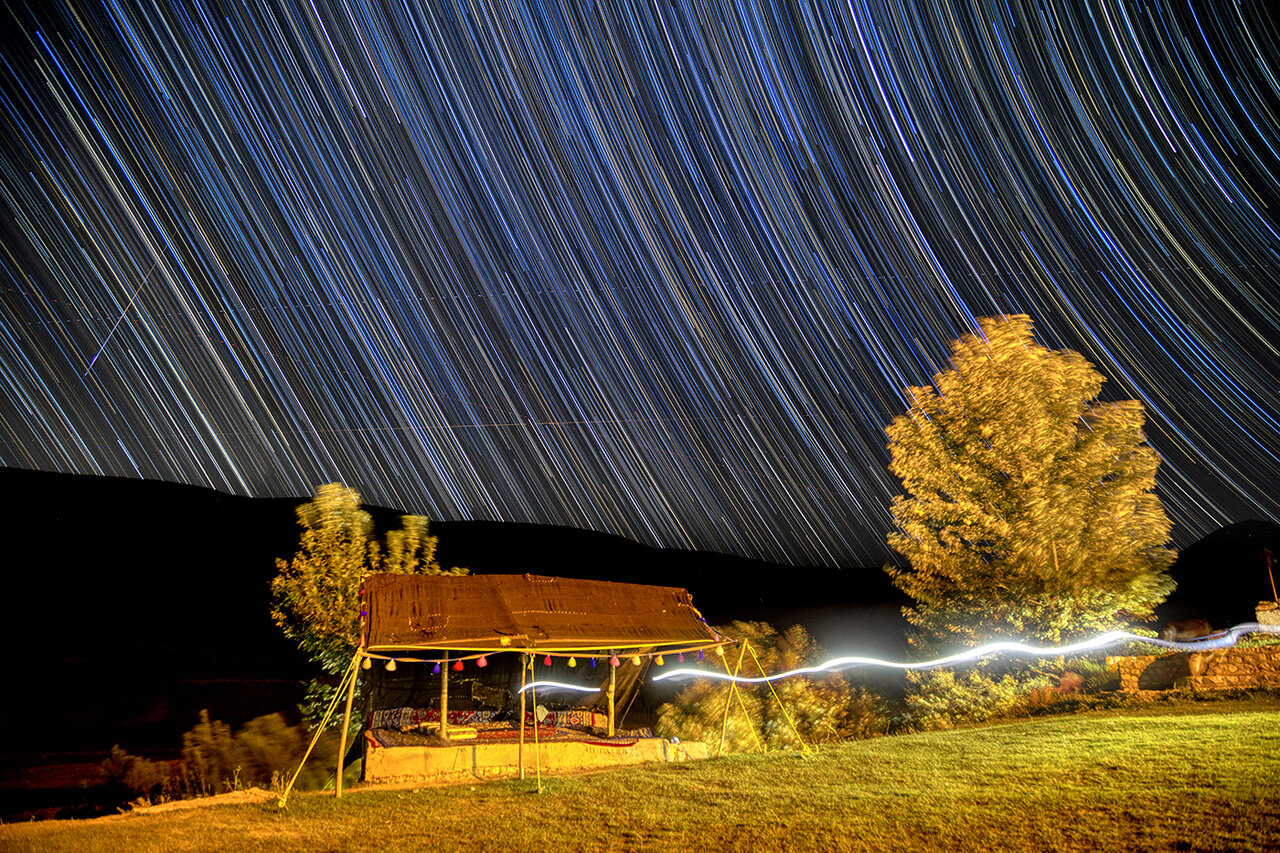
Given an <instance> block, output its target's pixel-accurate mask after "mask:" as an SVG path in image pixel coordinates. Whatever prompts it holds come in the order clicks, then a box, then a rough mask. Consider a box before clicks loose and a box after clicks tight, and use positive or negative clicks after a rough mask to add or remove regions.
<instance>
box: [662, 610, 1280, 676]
mask: <svg viewBox="0 0 1280 853" xmlns="http://www.w3.org/2000/svg"><path fill="white" fill-rule="evenodd" d="M1252 633H1262V634H1280V625H1260V624H1258V623H1257V622H1247V623H1245V624H1243V625H1237V626H1236V627H1234V628H1232V629H1231V630H1229V631H1222V632H1220V633H1217V634H1211V635H1210V636H1208V637H1201V638H1197V639H1194V640H1182V641H1177V640H1159V639H1154V638H1151V637H1141V636H1139V635H1137V634H1130V633H1129V632H1127V631H1109V632H1107V633H1105V634H1100V635H1098V636H1097V637H1092V638H1090V639H1088V640H1081V641H1080V642H1078V643H1069V644H1067V645H1064V646H1029V645H1026V644H1025V643H1015V642H1008V641H1005V642H999V643H988V644H987V645H985V646H979V647H977V648H975V649H967V650H965V651H963V652H957V653H956V654H953V655H947V656H946V657H940V658H935V659H934V660H928V661H919V662H915V663H903V662H899V661H888V660H882V659H881V658H870V657H861V656H851V657H839V658H832V659H831V660H829V661H826V662H825V663H821V664H818V665H816V666H805V667H800V668H798V669H792V670H788V671H787V672H779V673H776V674H774V675H766V676H759V677H754V678H752V677H748V676H742V675H732V674H730V673H727V672H716V671H715V670H709V669H673V670H671V671H670V672H663V673H660V674H658V675H655V676H654V677H653V680H654V681H663V680H666V679H668V678H715V679H719V680H720V681H736V682H737V683H739V684H761V683H764V682H766V681H777V680H779V679H782V678H790V677H792V676H795V675H810V674H813V673H819V672H827V671H828V670H832V669H840V668H843V667H849V666H883V667H889V668H891V669H933V668H936V667H944V666H949V665H951V664H955V663H962V662H964V661H970V660H978V659H979V658H984V657H988V656H990V655H995V654H1000V653H1001V652H1017V653H1019V654H1025V655H1030V656H1032V657H1047V656H1056V655H1071V654H1077V653H1079V652H1087V651H1092V650H1093V649H1100V648H1104V647H1106V646H1112V645H1115V644H1117V643H1122V642H1139V643H1148V644H1150V645H1155V646H1161V647H1163V648H1167V649H1181V650H1187V649H1200V650H1206V649H1223V648H1228V647H1230V646H1234V645H1235V644H1236V641H1237V640H1239V638H1240V637H1242V636H1243V635H1245V634H1252Z"/></svg>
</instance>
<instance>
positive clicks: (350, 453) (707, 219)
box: [0, 0, 1280, 565]
mask: <svg viewBox="0 0 1280 853" xmlns="http://www.w3.org/2000/svg"><path fill="white" fill-rule="evenodd" d="M1267 5H1268V4H1265V3H1199V2H1192V3H1183V2H1178V3H1159V2H1153V3H1115V2H1109V0H1108V1H1107V2H1094V3H1088V4H1058V3H1020V2H1007V3H1006V2H994V3H988V2H981V0H978V2H973V3H966V4H961V3H956V2H950V0H936V2H930V3H906V2H900V0H899V2H894V0H879V1H878V2H866V1H865V0H849V2H846V3H840V4H821V3H815V4H803V3H792V4H777V5H771V4H750V3H745V2H742V3H718V2H705V3H703V2H698V3H691V2H683V0H674V2H671V0H662V2H657V3H650V2H641V0H637V2H612V0H602V2H590V0H588V2H582V3H567V4H557V3H555V2H546V3H522V2H516V0H471V2H466V3H456V4H455V3H451V2H448V0H438V2H428V3H419V2H402V1H401V0H393V2H378V3H365V2H360V3H357V2H350V0H335V1H334V2H322V0H303V2H290V0H282V2H275V0H273V2H261V1H260V0H240V2H226V3H215V2H206V0H183V2H176V3H140V2H132V0H105V2H90V0H82V2H78V3H74V4H65V3H62V4H59V3H54V2H42V3H32V4H30V6H29V7H28V6H27V5H24V4H21V3H9V4H7V5H5V6H4V8H3V11H0V28H3V30H4V34H3V54H2V56H0V60H2V67H0V100H2V104H0V107H2V109H0V150H2V151H3V161H2V164H0V167H2V169H3V171H2V172H0V218H2V219H3V222H0V235H2V237H3V246H2V248H0V275H2V280H0V288H2V297H0V311H2V312H3V313H0V371H2V373H0V376H2V380H3V381H2V383H0V387H2V388H3V394H0V417H2V419H3V425H2V428H0V464H3V465H4V466H9V467H21V468H33V469H41V470H49V471H64V472H76V473H81V474H90V475H111V476H123V477H136V478H146V479H161V480H168V481H175V482H186V483H191V484H194V485H200V486H206V487H210V488H214V489H218V490H221V491H226V492H231V493H236V494H245V495H254V496H306V495H309V494H310V493H311V489H312V487H313V486H315V485H317V484H320V483H325V482H331V481H334V480H341V481H343V482H345V483H347V484H348V485H351V486H353V487H355V488H357V489H358V490H359V491H360V492H361V493H362V494H363V495H364V497H365V500H366V502H368V503H370V504H376V505H382V506H391V507H397V508H401V509H404V510H407V511H412V512H419V513H423V514H426V515H428V516H430V517H431V518H433V519H437V520H455V519H478V520H499V521H513V522H535V523H542V524H554V525H565V526H570V527H576V528H583V529H591V530H599V531H605V532H609V533H615V534H619V535H622V536H626V537H629V538H631V539H634V540H637V541H640V542H643V543H646V544H650V545H657V546H663V547H675V548H689V549H696V550H708V551H721V552H726V553H732V554H739V555H743V556H750V557H757V558H762V559H768V560H774V561H779V562H785V563H793V564H798V565H803V564H812V565H820V564H825V565H878V564H879V563H880V562H882V561H883V560H885V559H888V558H890V554H889V552H888V551H887V549H886V546H885V545H884V537H885V534H886V533H887V532H888V531H889V528H890V526H891V524H892V522H891V519H890V517H889V513H888V506H889V502H890V498H891V496H892V495H894V494H897V493H898V492H899V491H900V488H899V484H898V483H897V481H896V480H894V479H893V478H892V476H891V475H889V474H888V472H887V469H886V465H887V463H888V452H887V450H886V449H885V444H886V438H885V435H884V427H885V426H886V425H887V424H888V423H889V422H890V421H891V420H892V419H893V417H894V416H895V415H897V414H900V413H901V412H902V411H904V410H905V408H906V402H905V399H904V396H903V389H905V388H906V387H908V386H911V385H920V384H924V383H927V382H928V381H929V377H930V376H931V375H932V374H933V373H934V372H936V371H937V370H939V369H941V368H943V367H945V366H946V362H947V356H948V352H949V349H948V344H949V342H950V341H951V340H953V339H955V338H958V337H959V336H960V335H962V334H963V333H965V332H967V331H970V330H971V329H972V328H973V327H974V325H975V318H977V317H979V316H985V315H992V314H1001V313H1025V314H1029V315H1031V316H1032V317H1033V318H1034V319H1035V321H1036V328H1037V335H1038V337H1039V339H1040V340H1041V341H1042V342H1043V343H1045V344H1046V345H1049V346H1053V347H1069V348H1071V349H1076V350H1079V351H1080V352H1082V353H1083V354H1084V355H1085V356H1086V357H1087V358H1088V359H1089V360H1090V361H1092V362H1093V363H1094V364H1095V365H1096V366H1097V367H1098V369H1099V370H1100V371H1101V372H1102V373H1103V374H1104V375H1105V376H1107V377H1108V380H1109V381H1108V384H1107V386H1106V388H1105V391H1104V395H1105V396H1106V397H1107V398H1108V399H1126V398H1135V399H1138V400H1140V401H1141V402H1142V403H1143V405H1144V406H1145V408H1146V412H1147V417H1148V422H1147V425H1146V432H1147V436H1148V438H1149V440H1150V442H1151V443H1152V445H1153V446H1154V447H1155V448H1156V449H1157V450H1158V451H1159V452H1160V453H1161V455H1162V456H1163V458H1164V464H1163V466H1162V468H1161V471H1160V475H1159V481H1158V482H1159V494H1160V497H1161V499H1162V500H1163V501H1164V504H1165V507H1166V510H1167V511H1168V513H1169V515H1170V517H1171V518H1172V519H1173V520H1174V522H1175V531H1174V535H1175V539H1176V543H1177V544H1180V545H1185V544H1188V543H1189V542H1191V541H1194V540H1195V539H1197V538H1199V537H1200V536H1203V535H1205V534H1206V533H1208V532H1210V531H1212V530H1214V529H1216V528H1217V527H1219V526H1221V525H1223V524H1226V523H1230V522H1233V521H1240V520H1244V519H1248V518H1264V519H1270V520H1275V519H1276V518H1277V516H1278V515H1280V513H1278V512H1277V510H1278V509H1280V473H1277V472H1280V406H1278V404H1277V399H1276V394H1277V388H1280V349H1278V347H1280V273H1278V269H1280V267H1278V266H1277V264H1278V262H1280V257H1278V255H1280V223H1278V222H1277V216H1276V210H1277V200H1278V197H1280V194H1278V193H1277V188H1278V187H1280V157H1278V156H1277V146H1278V145H1280V79H1278V78H1280V33H1278V32H1277V26H1276V20H1275V19H1274V18H1273V17H1272V13H1271V12H1269V11H1268V9H1267ZM1064 6H1069V7H1071V9H1070V10H1067V9H1064V8H1060V7H1064Z"/></svg>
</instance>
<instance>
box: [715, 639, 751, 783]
mask: <svg viewBox="0 0 1280 853" xmlns="http://www.w3.org/2000/svg"><path fill="white" fill-rule="evenodd" d="M746 644H747V641H746V640H743V641H742V645H740V646H738V662H737V663H736V664H734V665H733V671H732V672H729V661H727V660H726V661H724V670H725V672H728V673H729V674H730V675H732V676H734V677H737V675H738V671H739V670H740V669H742V656H743V654H744V653H745V652H746V650H747V649H746ZM735 696H738V682H736V681H732V680H731V681H730V682H729V695H728V696H726V697H725V700H724V720H723V721H722V722H721V723H720V746H719V747H717V748H716V757H717V758H719V757H720V756H721V755H723V754H724V738H725V734H726V733H727V732H728V730H729V709H730V708H732V707H733V697H735ZM738 702H739V704H741V703H742V697H741V696H738ZM743 713H746V708H745V707H744V708H743ZM747 722H748V723H750V722H751V717H750V716H749V715H748V717H747ZM751 731H752V733H754V732H755V728H754V727H752V730H751Z"/></svg>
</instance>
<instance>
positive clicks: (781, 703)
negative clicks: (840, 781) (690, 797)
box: [655, 622, 888, 752]
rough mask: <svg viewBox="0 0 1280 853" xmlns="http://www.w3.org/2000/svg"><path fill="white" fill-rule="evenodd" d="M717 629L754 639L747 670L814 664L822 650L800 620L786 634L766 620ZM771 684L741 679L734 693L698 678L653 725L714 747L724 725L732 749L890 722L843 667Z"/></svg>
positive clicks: (838, 735)
mask: <svg viewBox="0 0 1280 853" xmlns="http://www.w3.org/2000/svg"><path fill="white" fill-rule="evenodd" d="M717 630H719V631H721V632H722V633H724V634H725V635H726V636H730V637H736V638H738V639H744V640H747V641H749V642H750V644H751V648H752V649H753V650H754V651H755V657H752V655H751V654H749V653H748V654H747V655H745V656H744V658H743V664H742V670H741V674H743V675H748V676H758V675H766V674H773V673H778V672H785V671H787V670H790V669H796V668H798V667H801V666H806V665H812V664H814V663H817V662H819V660H820V658H821V655H822V652H821V649H820V648H819V646H818V645H817V644H816V643H815V642H814V641H813V638H812V637H810V636H809V634H808V632H806V631H805V630H804V628H802V627H800V626H799V625H796V626H793V627H792V628H790V629H788V630H786V631H785V632H783V633H781V634H779V633H778V632H777V630H775V629H774V628H773V627H772V626H771V625H769V624H767V623H764V622H734V623H733V624H731V625H728V626H725V627H724V628H720V629H717ZM727 655H728V657H726V658H725V661H726V662H727V663H728V665H729V666H730V667H732V666H734V665H735V663H736V661H737V657H736V655H737V652H736V651H734V652H730V653H727ZM730 658H732V659H731V660H730ZM757 659H758V662H759V665H758V666H757ZM772 688H773V689H772V690H770V688H769V685H765V684H740V685H738V689H737V691H736V698H734V697H733V696H732V694H731V688H730V685H729V684H727V683H725V682H721V681H712V680H710V679H700V680H698V681H695V682H694V683H693V684H691V685H689V686H688V687H686V688H685V689H684V690H682V691H680V693H678V694H677V695H676V697H675V699H673V700H672V701H671V702H669V703H667V704H665V705H663V706H662V707H661V708H659V709H658V722H657V725H656V727H655V731H656V733H657V734H658V735H660V736H661V737H672V736H675V737H679V738H681V739H682V740H690V741H702V742H703V743H705V744H707V745H708V746H709V747H710V748H711V749H712V750H716V749H718V748H719V746H720V739H721V731H722V729H723V731H724V747H725V750H726V751H727V752H748V751H754V750H759V749H761V748H763V749H766V750H768V749H797V748H799V747H800V746H801V744H802V742H803V743H804V744H817V743H836V742H839V741H844V740H852V739H855V738H867V737H874V736H876V735H880V734H884V732H885V731H886V729H887V727H888V722H887V717H886V714H885V710H884V706H883V703H882V701H881V700H880V698H879V697H878V696H876V695H875V694H873V693H870V692H868V691H866V690H864V689H863V688H861V687H851V686H850V685H849V684H848V682H847V681H846V680H845V678H844V676H842V675H840V674H839V673H823V674H819V675H815V676H812V677H810V676H796V677H792V678H788V679H784V680H782V681H778V682H773V685H772ZM775 693H776V697H775ZM730 701H732V703H733V704H732V706H731V707H729V708H728V718H727V719H726V716H725V711H726V704H727V703H729V702H730ZM797 734H798V736H799V737H798V739H797Z"/></svg>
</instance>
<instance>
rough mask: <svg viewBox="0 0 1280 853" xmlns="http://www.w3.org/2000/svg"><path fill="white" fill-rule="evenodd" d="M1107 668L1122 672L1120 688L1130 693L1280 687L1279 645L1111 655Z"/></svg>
mask: <svg viewBox="0 0 1280 853" xmlns="http://www.w3.org/2000/svg"><path fill="white" fill-rule="evenodd" d="M1107 668H1108V669H1111V670H1113V671H1118V672H1119V673H1120V689H1121V690H1123V691H1125V692H1129V693H1136V692H1138V691H1140V690H1165V689H1168V688H1170V687H1175V686H1185V687H1188V688H1190V689H1191V690H1200V691H1205V690H1245V689H1248V688H1251V687H1277V688H1280V646H1263V647H1260V648H1249V649H1238V648H1237V649H1219V650H1217V651H1211V652H1180V653H1175V654H1171V655H1133V656H1131V657H1109V658H1107Z"/></svg>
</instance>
